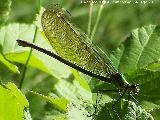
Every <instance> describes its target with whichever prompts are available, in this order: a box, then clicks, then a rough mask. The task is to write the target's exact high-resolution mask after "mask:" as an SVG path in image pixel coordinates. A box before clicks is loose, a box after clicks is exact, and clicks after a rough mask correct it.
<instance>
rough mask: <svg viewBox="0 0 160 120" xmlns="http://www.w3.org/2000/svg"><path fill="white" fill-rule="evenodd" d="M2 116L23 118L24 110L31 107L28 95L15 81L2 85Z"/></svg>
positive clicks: (0, 115) (19, 119)
mask: <svg viewBox="0 0 160 120" xmlns="http://www.w3.org/2000/svg"><path fill="white" fill-rule="evenodd" d="M0 93H1V95H0V118H1V119H2V120H23V118H24V110H25V108H27V107H29V103H28V101H27V99H26V97H25V96H24V95H23V94H22V93H21V91H20V90H19V89H18V88H17V87H16V85H15V84H13V83H8V84H7V85H0Z"/></svg>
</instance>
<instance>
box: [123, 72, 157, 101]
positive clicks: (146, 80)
mask: <svg viewBox="0 0 160 120" xmlns="http://www.w3.org/2000/svg"><path fill="white" fill-rule="evenodd" d="M159 75H160V71H156V72H154V71H150V70H146V69H138V70H135V71H132V72H130V73H128V75H126V78H127V80H128V81H130V82H135V83H136V82H137V83H139V84H140V92H139V94H138V100H141V101H143V100H145V101H146V100H148V101H150V102H153V103H155V104H156V103H157V101H159V99H160V96H159V94H160V91H159V88H160V81H159V78H160V77H159Z"/></svg>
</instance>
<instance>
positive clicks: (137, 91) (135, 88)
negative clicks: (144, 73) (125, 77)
mask: <svg viewBox="0 0 160 120" xmlns="http://www.w3.org/2000/svg"><path fill="white" fill-rule="evenodd" d="M139 90H140V89H139V84H136V83H135V84H133V85H131V91H132V92H133V93H134V95H138V93H139Z"/></svg>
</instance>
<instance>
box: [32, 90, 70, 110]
mask: <svg viewBox="0 0 160 120" xmlns="http://www.w3.org/2000/svg"><path fill="white" fill-rule="evenodd" d="M31 93H32V94H34V95H37V96H39V97H41V98H43V99H45V100H46V101H48V102H50V103H51V104H54V105H56V106H57V107H58V108H60V109H61V110H63V111H65V112H67V105H68V101H67V100H66V99H65V98H63V97H61V98H54V97H51V96H45V95H42V94H40V93H37V92H34V91H31Z"/></svg>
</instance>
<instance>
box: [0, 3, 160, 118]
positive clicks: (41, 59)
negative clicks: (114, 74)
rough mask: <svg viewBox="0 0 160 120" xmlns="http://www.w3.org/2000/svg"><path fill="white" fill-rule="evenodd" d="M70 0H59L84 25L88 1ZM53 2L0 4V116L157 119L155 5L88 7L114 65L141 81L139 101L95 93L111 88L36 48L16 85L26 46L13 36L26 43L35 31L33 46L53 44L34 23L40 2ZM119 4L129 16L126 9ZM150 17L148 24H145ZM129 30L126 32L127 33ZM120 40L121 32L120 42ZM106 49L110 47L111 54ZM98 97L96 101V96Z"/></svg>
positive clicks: (159, 29) (159, 70)
mask: <svg viewBox="0 0 160 120" xmlns="http://www.w3.org/2000/svg"><path fill="white" fill-rule="evenodd" d="M2 1H3V0H2ZM69 1H70V2H69ZM69 1H65V0H64V1H63V0H62V1H61V2H60V4H62V6H64V7H65V8H68V9H69V10H70V12H71V13H72V15H73V16H72V17H73V19H72V21H74V23H76V24H78V25H79V26H80V28H81V29H83V30H84V31H86V30H87V29H86V28H87V22H86V21H87V19H88V13H89V12H88V11H89V6H88V4H84V5H83V4H80V2H79V1H73V0H69ZM0 2H1V1H0ZM51 2H52V3H59V1H58V0H57V1H54V2H53V1H51V0H49V1H47V2H44V1H42V3H41V5H38V4H37V3H38V2H33V1H31V0H28V1H23V2H22V1H18V0H15V1H13V2H12V8H10V5H11V2H10V1H9V0H7V1H5V2H4V3H3V4H0V7H1V5H2V7H1V8H5V9H3V10H2V12H0V14H3V16H2V17H1V18H0V26H1V27H0V80H1V81H2V83H1V84H0V93H1V96H0V119H4V120H9V119H12V120H20V119H27V120H30V119H36V120H41V119H45V120H51V119H56V120H68V119H69V120H70V119H71V120H77V119H82V120H91V119H95V120H105V119H113V120H114V119H118V116H119V117H120V118H121V119H124V120H136V119H138V120H146V119H148V120H152V119H157V120H159V119H160V115H159V112H160V111H159V108H160V101H159V100H160V97H159V88H160V83H159V78H160V62H159V60H160V57H159V56H160V26H158V25H157V24H158V22H157V21H158V20H159V18H160V15H159V14H158V13H157V12H156V11H158V10H159V9H160V6H159V4H156V3H155V4H149V5H142V4H140V5H137V6H134V5H121V4H120V5H115V4H111V5H109V6H107V7H106V6H105V5H104V6H103V7H104V8H103V10H102V8H101V11H99V10H100V5H99V4H95V5H94V6H93V12H92V14H93V16H92V23H96V26H94V24H92V25H91V28H94V33H96V34H94V33H93V34H94V35H93V36H95V37H94V38H93V42H94V43H95V44H96V45H98V46H101V48H102V49H103V50H104V49H105V50H104V51H105V53H106V54H107V55H108V57H109V58H110V60H111V61H112V64H113V65H114V66H115V67H116V68H117V69H118V70H119V71H120V72H121V73H123V74H124V77H125V78H126V80H127V81H128V82H129V83H139V85H140V92H139V95H138V96H136V100H137V101H138V103H137V102H136V101H134V100H132V101H129V102H128V101H127V100H128V96H127V95H125V96H124V99H121V100H120V101H118V102H116V99H117V98H118V97H119V94H118V93H116V94H113V93H99V95H98V96H97V94H96V92H97V90H99V89H116V87H115V86H113V85H111V84H107V83H103V82H100V81H99V80H97V79H95V78H92V77H89V76H86V75H84V74H82V73H80V72H78V71H76V70H74V69H72V68H69V67H68V66H66V65H64V64H62V63H60V62H59V61H56V60H55V59H52V58H50V57H49V56H47V55H45V54H43V53H40V52H38V51H36V50H33V51H32V55H31V57H30V60H29V63H28V65H27V71H25V79H24V82H23V84H22V89H18V88H17V86H19V83H20V78H21V75H22V73H23V72H24V71H23V70H24V69H23V65H26V60H27V58H28V56H29V52H30V49H29V48H23V47H20V46H18V44H17V43H16V40H17V39H22V40H27V41H30V42H32V41H33V39H34V37H35V44H36V45H39V46H41V47H43V48H47V49H48V50H52V47H51V46H50V45H49V42H48V41H47V39H46V38H45V37H44V34H43V32H42V28H41V25H40V16H41V13H42V11H43V8H42V6H44V7H46V4H47V3H51ZM30 3H33V4H32V5H31V4H30ZM16 5H17V6H16ZM15 6H16V7H15ZM27 6H28V7H27ZM39 7H40V8H41V10H39V9H38V8H39ZM101 7H102V6H101ZM22 8H26V9H28V11H27V10H24V11H23V10H22ZM29 8H31V9H29ZM153 8H154V9H153ZM10 9H11V12H10ZM124 9H125V10H126V12H127V14H124ZM0 10H1V9H0ZM20 10H21V11H20ZM37 11H38V12H37ZM9 12H10V15H9V14H8V13H9ZM36 12H37V13H39V15H37V16H36ZM4 13H5V14H4ZM6 13H7V14H6ZM30 13H32V14H30ZM97 13H98V18H97ZM8 15H9V19H8V21H7V22H6V20H7V16H8ZM151 16H153V17H151ZM35 17H36V20H34V18H35ZM21 18H23V19H21ZM151 18H154V20H152V19H151ZM97 21H99V24H98V22H97ZM12 22H14V23H12ZM6 23H7V24H6ZM82 23H83V25H82ZM148 23H150V25H146V24H148ZM154 24H155V25H154ZM133 28H136V29H133ZM36 29H37V33H35V30H36ZM95 31H96V32H95ZM129 31H130V32H129ZM106 32H107V34H106ZM128 33H130V34H129V35H128V37H125V36H126V35H127V34H128ZM106 38H107V39H106ZM122 38H125V40H123V42H122ZM101 40H102V41H101ZM111 41H112V42H111ZM115 43H120V45H119V46H118V44H115ZM117 46H118V47H117ZM106 48H108V50H110V49H112V48H114V49H112V52H111V51H108V50H106ZM52 51H54V50H52ZM9 81H10V82H9ZM3 83H5V84H3ZM16 85H17V86H16ZM25 96H26V97H25ZM99 99H100V101H99V102H98V104H97V102H96V100H99ZM115 103H116V105H115V106H114V108H112V105H113V104H115ZM4 105H5V106H4ZM95 108H96V109H95ZM95 110H96V111H95ZM114 110H115V111H116V112H115V111H114ZM13 116H14V117H13Z"/></svg>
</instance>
